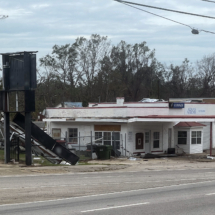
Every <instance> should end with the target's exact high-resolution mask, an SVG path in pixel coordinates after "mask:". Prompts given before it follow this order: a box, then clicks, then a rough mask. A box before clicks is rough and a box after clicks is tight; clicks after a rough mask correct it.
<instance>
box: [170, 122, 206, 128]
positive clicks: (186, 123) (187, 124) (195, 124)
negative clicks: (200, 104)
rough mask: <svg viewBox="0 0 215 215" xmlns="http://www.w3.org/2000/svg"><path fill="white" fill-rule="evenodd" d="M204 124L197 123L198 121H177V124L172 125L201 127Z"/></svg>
mask: <svg viewBox="0 0 215 215" xmlns="http://www.w3.org/2000/svg"><path fill="white" fill-rule="evenodd" d="M203 126H206V125H204V124H201V123H198V122H179V123H178V124H177V125H175V126H174V127H189V128H191V127H203Z"/></svg>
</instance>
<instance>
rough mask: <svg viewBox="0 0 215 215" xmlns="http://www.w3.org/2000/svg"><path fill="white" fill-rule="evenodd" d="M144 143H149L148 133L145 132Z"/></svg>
mask: <svg viewBox="0 0 215 215" xmlns="http://www.w3.org/2000/svg"><path fill="white" fill-rule="evenodd" d="M145 143H149V132H145Z"/></svg>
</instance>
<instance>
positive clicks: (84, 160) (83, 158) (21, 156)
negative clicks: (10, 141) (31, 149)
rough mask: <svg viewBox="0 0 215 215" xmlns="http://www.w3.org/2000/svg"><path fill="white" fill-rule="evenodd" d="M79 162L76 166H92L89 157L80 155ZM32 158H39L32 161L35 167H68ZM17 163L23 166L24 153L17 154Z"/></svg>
mask: <svg viewBox="0 0 215 215" xmlns="http://www.w3.org/2000/svg"><path fill="white" fill-rule="evenodd" d="M79 157H80V160H79V162H78V165H92V164H89V163H88V160H90V157H86V156H84V155H80V156H79ZM33 158H40V159H33V164H36V165H41V166H68V165H63V164H52V163H51V162H49V161H48V160H46V159H45V158H44V157H42V156H39V157H34V156H33ZM0 161H1V162H4V149H0ZM19 163H20V164H25V153H24V152H21V153H20V154H19ZM94 165H95V164H94Z"/></svg>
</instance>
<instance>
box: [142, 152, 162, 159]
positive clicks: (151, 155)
mask: <svg viewBox="0 0 215 215" xmlns="http://www.w3.org/2000/svg"><path fill="white" fill-rule="evenodd" d="M144 158H148V159H149V158H160V156H159V155H155V154H151V153H147V154H145V156H144Z"/></svg>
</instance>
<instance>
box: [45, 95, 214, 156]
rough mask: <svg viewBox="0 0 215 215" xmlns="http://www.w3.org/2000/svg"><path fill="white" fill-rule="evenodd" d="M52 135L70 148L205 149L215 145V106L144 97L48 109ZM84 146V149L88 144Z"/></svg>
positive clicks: (126, 150) (127, 152)
mask: <svg viewBox="0 0 215 215" xmlns="http://www.w3.org/2000/svg"><path fill="white" fill-rule="evenodd" d="M43 120H44V121H45V122H46V125H47V133H48V134H49V135H50V136H52V137H53V138H54V139H57V140H64V141H66V142H67V143H68V146H69V148H75V147H78V146H79V147H80V146H81V147H84V146H86V145H87V144H89V143H90V142H92V141H93V143H94V144H101V145H112V146H113V144H114V147H116V148H117V149H118V151H120V152H121V154H122V155H125V156H126V155H127V156H128V155H132V154H141V155H144V154H146V153H152V154H153V153H154V154H163V153H167V152H168V150H170V149H174V150H175V152H176V153H180V152H185V153H188V154H193V153H202V152H203V150H206V149H210V148H214V147H215V141H214V135H213V133H214V129H215V127H214V120H215V104H214V103H213V102H212V101H211V100H207V99H206V100H205V99H190V100H187V99H169V101H157V100H153V101H151V100H150V99H143V100H141V101H140V102H125V101H124V98H123V97H118V98H116V102H114V103H90V104H89V106H88V107H56V108H46V110H45V119H43ZM83 149H84V148H83Z"/></svg>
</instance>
